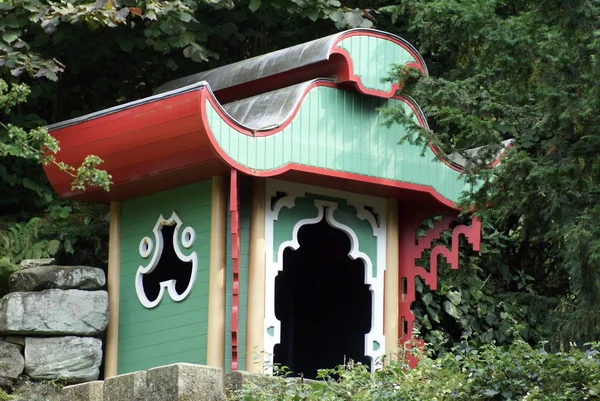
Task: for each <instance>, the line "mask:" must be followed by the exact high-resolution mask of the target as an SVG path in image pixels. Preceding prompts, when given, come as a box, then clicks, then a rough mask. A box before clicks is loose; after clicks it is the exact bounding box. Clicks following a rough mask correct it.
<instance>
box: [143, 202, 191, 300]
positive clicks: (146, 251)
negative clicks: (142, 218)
mask: <svg viewBox="0 0 600 401" xmlns="http://www.w3.org/2000/svg"><path fill="white" fill-rule="evenodd" d="M173 224H175V231H174V233H173V249H174V250H175V254H176V255H177V257H178V258H179V259H180V260H181V261H183V262H192V273H191V277H190V283H189V284H188V286H187V288H186V289H185V291H184V292H183V293H182V294H178V293H177V290H176V289H175V284H176V281H175V280H166V281H161V282H160V292H159V293H158V297H157V298H156V299H155V300H154V301H150V300H149V299H148V297H146V293H145V292H144V285H143V280H142V278H143V275H144V274H148V273H152V271H154V269H155V268H156V266H157V265H158V261H159V260H160V257H161V255H162V252H163V247H164V240H163V235H162V227H163V226H172V225H173ZM182 225H183V222H182V221H181V219H180V218H179V216H177V213H175V212H173V214H171V217H169V219H167V220H165V218H164V217H163V215H162V214H161V215H160V216H159V218H158V220H157V221H156V224H155V225H154V229H153V230H152V232H153V233H154V238H155V239H156V247H154V243H153V242H152V239H151V238H150V237H144V238H142V240H141V241H140V246H139V251H140V256H141V257H142V258H144V259H146V258H147V257H148V256H149V255H150V253H151V252H152V250H153V249H154V255H152V259H151V260H150V263H149V264H148V265H147V266H142V265H140V267H139V268H138V270H137V272H136V274H135V292H136V293H137V297H138V299H139V300H140V302H141V303H142V305H144V307H146V308H148V309H150V308H154V307H156V306H157V305H158V304H159V303H160V301H162V299H163V296H164V292H165V289H167V292H168V293H169V296H170V297H171V299H172V300H173V301H176V302H179V301H183V300H184V299H185V298H186V297H187V296H188V295H189V294H190V292H191V291H192V288H193V287H194V283H195V282H196V274H197V270H198V255H197V254H196V252H195V251H194V252H192V253H191V254H190V255H185V254H184V253H183V252H182V251H181V249H180V248H179V232H180V230H181V227H182ZM186 237H187V238H186ZM195 240H196V231H195V230H194V229H193V228H192V227H189V226H188V227H186V228H185V229H184V230H183V236H182V240H181V242H182V245H183V247H184V248H190V247H191V246H192V245H193V244H194V241H195Z"/></svg>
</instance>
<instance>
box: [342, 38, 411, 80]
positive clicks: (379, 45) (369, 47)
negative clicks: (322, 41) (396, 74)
mask: <svg viewBox="0 0 600 401" xmlns="http://www.w3.org/2000/svg"><path fill="white" fill-rule="evenodd" d="M337 47H341V48H342V49H345V50H346V51H347V52H348V53H349V54H350V57H351V58H352V66H353V71H354V75H356V76H359V77H360V80H361V82H362V84H363V85H364V86H365V87H366V88H368V89H374V90H378V91H382V92H389V91H391V90H392V83H391V82H381V80H382V79H383V78H387V77H388V76H389V75H390V74H389V73H390V69H391V68H392V65H393V64H398V65H404V64H407V63H416V62H417V60H415V58H414V57H413V56H412V54H410V53H409V52H408V51H407V50H406V49H404V48H403V47H400V46H398V45H397V44H396V43H394V42H391V41H389V40H385V39H381V38H374V37H372V36H351V37H349V38H346V39H343V40H342V41H341V42H340V43H339V44H338V45H337Z"/></svg>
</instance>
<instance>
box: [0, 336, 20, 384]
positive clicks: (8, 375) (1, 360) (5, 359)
mask: <svg viewBox="0 0 600 401" xmlns="http://www.w3.org/2000/svg"><path fill="white" fill-rule="evenodd" d="M24 367H25V362H24V359H23V355H21V347H20V346H19V345H16V344H13V343H9V342H6V341H0V377H2V378H5V379H12V380H15V379H17V378H18V377H19V375H20V374H21V373H23V368H24Z"/></svg>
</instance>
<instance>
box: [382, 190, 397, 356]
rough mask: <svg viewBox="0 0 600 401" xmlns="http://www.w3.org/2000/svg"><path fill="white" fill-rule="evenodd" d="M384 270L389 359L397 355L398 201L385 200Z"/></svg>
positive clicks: (386, 344)
mask: <svg viewBox="0 0 600 401" xmlns="http://www.w3.org/2000/svg"><path fill="white" fill-rule="evenodd" d="M386 227H387V232H386V248H387V249H386V259H387V260H386V268H385V287H384V293H385V295H384V297H385V299H384V310H385V316H384V334H385V353H386V355H387V356H388V358H390V357H395V356H396V355H397V354H398V323H399V322H398V293H399V291H398V286H399V285H400V281H399V274H398V264H399V260H398V240H399V234H398V200H397V199H388V200H387V222H386Z"/></svg>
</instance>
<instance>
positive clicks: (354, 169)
mask: <svg viewBox="0 0 600 401" xmlns="http://www.w3.org/2000/svg"><path fill="white" fill-rule="evenodd" d="M206 102H207V103H206V112H207V118H208V121H209V125H210V129H211V132H212V135H214V137H215V139H216V141H217V144H218V146H219V147H220V148H222V149H223V150H224V151H225V153H226V154H227V155H228V156H229V157H230V158H231V159H233V160H234V161H235V162H237V163H239V164H241V165H243V166H246V167H248V168H250V169H252V170H256V171H259V172H263V171H270V170H275V169H278V168H281V167H284V166H286V165H287V164H290V163H293V164H298V165H302V166H309V167H319V168H323V169H327V170H332V171H339V172H347V173H353V174H357V175H362V176H368V177H374V178H384V179H388V180H392V181H398V182H404V183H410V184H418V185H422V186H426V187H431V188H433V189H434V190H435V191H437V192H438V193H439V194H440V195H441V196H442V197H444V198H446V199H448V200H449V201H451V202H457V201H458V199H459V197H460V195H461V193H462V192H463V191H464V190H465V189H466V187H467V185H468V184H467V183H465V182H464V180H462V179H461V175H460V173H459V172H458V171H456V170H453V169H452V168H450V167H448V166H447V165H445V164H444V163H441V162H439V161H437V160H436V158H435V155H434V153H433V151H432V150H431V149H430V148H426V149H425V150H424V154H423V149H422V147H421V146H420V145H411V144H409V143H408V142H403V143H401V144H400V143H399V142H400V140H401V139H402V138H403V137H404V136H405V135H406V134H407V133H409V131H408V129H409V128H408V127H406V126H402V125H398V124H395V125H393V126H391V127H386V126H385V125H384V122H385V121H386V119H385V117H384V116H383V115H382V114H381V111H380V110H379V108H381V107H400V108H403V109H404V110H405V111H406V112H407V113H409V114H412V115H413V116H414V118H415V119H416V114H415V113H414V111H413V110H412V109H411V108H410V107H409V105H408V104H407V103H404V102H402V101H400V100H396V99H380V98H376V97H373V96H361V95H359V94H356V93H353V92H350V91H343V90H338V89H335V88H330V87H326V86H320V87H316V88H313V89H312V90H311V91H310V92H309V93H308V94H307V95H306V97H305V99H304V101H303V102H302V105H301V106H300V109H299V110H298V113H297V114H296V116H295V117H294V119H293V120H292V122H291V123H290V125H288V126H286V127H285V128H284V129H283V130H282V131H279V132H277V133H275V134H273V135H269V136H263V137H259V136H248V135H244V134H242V133H240V132H238V131H237V130H236V129H235V128H233V127H232V126H230V125H228V124H227V123H226V122H225V121H223V120H222V119H221V117H220V115H219V114H218V113H217V112H216V110H215V109H214V108H213V107H212V105H211V104H210V103H209V101H208V100H206Z"/></svg>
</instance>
